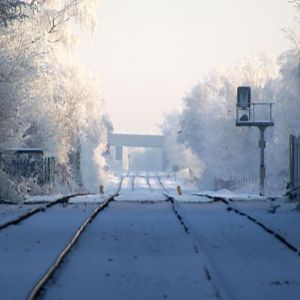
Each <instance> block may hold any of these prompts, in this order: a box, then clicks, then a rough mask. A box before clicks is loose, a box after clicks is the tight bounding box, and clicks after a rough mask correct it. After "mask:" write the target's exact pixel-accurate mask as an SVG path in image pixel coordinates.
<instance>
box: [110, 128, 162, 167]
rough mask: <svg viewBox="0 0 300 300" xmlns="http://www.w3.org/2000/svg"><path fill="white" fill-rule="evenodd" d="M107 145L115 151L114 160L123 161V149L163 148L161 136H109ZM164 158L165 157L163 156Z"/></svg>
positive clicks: (116, 134) (115, 134) (117, 134)
mask: <svg viewBox="0 0 300 300" xmlns="http://www.w3.org/2000/svg"><path fill="white" fill-rule="evenodd" d="M109 145H110V146H114V147H115V149H116V159H117V160H119V161H120V162H122V161H123V147H141V148H161V149H162V150H163V148H164V136H163V135H143V134H119V133H114V134H111V135H110V136H109ZM163 156H164V157H165V155H164V154H163Z"/></svg>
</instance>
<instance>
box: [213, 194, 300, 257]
mask: <svg viewBox="0 0 300 300" xmlns="http://www.w3.org/2000/svg"><path fill="white" fill-rule="evenodd" d="M214 200H215V201H220V202H222V203H224V204H225V205H226V206H227V211H233V212H234V213H236V214H237V215H240V216H243V217H246V218H247V219H248V220H250V221H251V222H252V223H254V224H256V225H257V226H259V227H261V228H262V229H264V231H265V232H267V233H268V234H270V235H271V236H273V237H274V238H275V239H277V240H278V241H279V242H281V243H282V244H283V245H285V246H286V247H287V248H288V249H289V250H291V251H293V252H294V253H296V254H298V256H300V249H298V248H297V247H296V246H295V245H293V244H292V243H291V242H290V241H288V240H287V239H286V237H284V236H283V235H281V234H280V233H278V232H277V231H275V230H273V229H272V228H270V227H269V226H266V225H265V224H263V223H262V222H261V221H259V220H257V219H256V218H254V217H252V216H251V215H249V214H248V213H245V212H243V211H242V210H240V209H238V208H237V207H235V206H234V205H232V204H231V203H230V201H233V200H232V199H229V200H226V199H224V198H222V197H214Z"/></svg>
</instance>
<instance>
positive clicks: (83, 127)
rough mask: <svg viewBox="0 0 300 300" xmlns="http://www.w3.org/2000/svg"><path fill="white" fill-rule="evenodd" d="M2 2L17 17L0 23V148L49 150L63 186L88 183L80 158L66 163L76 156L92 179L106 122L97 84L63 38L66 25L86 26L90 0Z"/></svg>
mask: <svg viewBox="0 0 300 300" xmlns="http://www.w3.org/2000/svg"><path fill="white" fill-rule="evenodd" d="M6 2H7V4H11V5H12V4H14V5H16V6H15V7H16V8H15V10H13V9H11V10H10V11H7V10H6V15H9V13H12V12H14V11H15V12H19V16H20V17H17V14H16V15H15V19H12V18H11V19H10V21H9V22H8V21H7V22H4V21H3V20H4V19H1V20H2V25H1V24H0V100H1V108H0V133H1V134H0V139H1V148H9V147H26V146H28V147H41V148H43V149H45V150H47V151H50V152H52V153H53V154H55V156H56V158H57V161H58V164H59V166H60V169H61V174H63V177H64V178H63V180H64V182H65V184H67V185H68V184H71V185H74V184H73V183H72V182H75V185H76V184H77V185H78V184H79V185H80V186H81V185H82V184H84V181H85V182H88V180H85V179H84V176H85V175H86V174H84V172H86V170H81V169H82V168H83V166H82V164H80V162H79V163H78V162H77V163H75V164H74V159H75V160H76V159H77V158H78V157H79V158H80V159H81V160H82V161H84V162H85V163H86V164H88V168H89V169H90V170H91V173H93V174H94V181H96V182H97V180H96V178H97V176H98V175H99V174H98V173H99V172H98V171H97V170H98V169H99V168H98V166H97V165H96V164H97V163H98V164H99V163H100V165H102V164H104V162H99V161H101V159H100V158H99V156H100V154H101V153H99V155H98V156H97V155H96V156H97V157H96V158H97V159H96V160H97V162H94V151H95V149H96V148H97V147H99V144H101V143H105V142H106V136H107V131H108V130H109V129H108V128H107V126H108V123H107V122H106V121H105V120H104V119H103V118H102V116H103V114H104V111H103V104H102V100H101V95H100V94H99V91H98V86H97V83H96V82H95V80H94V78H93V77H92V76H91V75H89V74H88V72H87V71H86V70H85V69H84V68H83V67H82V65H81V63H80V62H79V61H78V60H77V59H76V58H75V57H74V56H72V54H71V51H70V48H69V46H70V43H69V41H70V40H71V39H73V38H74V37H75V36H74V33H73V32H72V28H73V27H74V24H79V25H80V24H81V25H82V26H83V27H85V28H88V29H89V30H92V29H93V27H94V25H95V8H96V5H97V3H98V1H96V0H90V1H88V0H85V1H84V0H76V1H75V0H73V1H67V0H66V1H63V0H62V1H46V0H44V1H42V0H41V1H6ZM3 3H4V2H3ZM12 7H13V6H12ZM1 8H2V9H3V10H4V9H5V7H4V6H2V7H1ZM21 13H22V17H21ZM23 15H24V16H23ZM7 20H8V19H7ZM20 21H22V22H20ZM67 47H68V48H67ZM76 157H77V158H76ZM75 169H76V170H75ZM93 169H94V171H93ZM75 171H76V172H75ZM75 177H77V178H75ZM79 177H80V178H79ZM97 184H98V183H97Z"/></svg>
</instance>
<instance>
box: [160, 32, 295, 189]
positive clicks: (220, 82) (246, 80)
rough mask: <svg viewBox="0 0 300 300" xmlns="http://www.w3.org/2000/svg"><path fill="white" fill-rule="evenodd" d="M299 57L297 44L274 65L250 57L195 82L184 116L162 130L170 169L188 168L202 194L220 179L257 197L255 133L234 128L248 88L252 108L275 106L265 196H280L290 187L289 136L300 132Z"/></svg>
mask: <svg viewBox="0 0 300 300" xmlns="http://www.w3.org/2000/svg"><path fill="white" fill-rule="evenodd" d="M297 37H298V35H295V36H294V38H297ZM299 53H300V46H299V44H298V42H297V43H296V44H295V45H294V46H293V47H292V48H291V49H289V50H287V51H286V52H284V53H282V54H281V55H280V56H279V57H278V59H277V61H276V62H274V61H272V60H271V59H270V58H268V57H267V56H266V55H261V56H258V57H248V58H246V59H245V60H244V61H242V62H240V63H239V64H237V65H236V66H235V67H234V68H232V69H229V70H216V71H214V72H212V73H211V74H209V75H208V76H207V77H205V78H204V79H202V80H201V81H199V82H198V83H197V84H196V85H195V86H194V88H193V89H192V90H191V91H190V92H189V93H188V94H187V95H185V96H184V98H183V110H182V111H181V112H177V113H169V114H167V115H166V117H165V121H164V124H163V125H162V130H163V132H164V134H165V136H166V137H167V141H168V145H167V146H168V149H167V150H168V157H169V161H170V163H171V164H170V167H172V165H174V164H175V165H179V166H184V167H187V168H189V169H190V171H191V173H192V175H194V177H195V179H196V180H197V181H198V182H199V186H200V187H201V188H206V189H207V188H208V189H212V188H214V187H215V180H218V179H219V180H223V181H227V182H230V181H231V182H232V183H233V184H232V185H233V186H235V188H237V189H240V190H244V191H253V192H254V191H255V190H256V191H257V184H258V167H259V151H258V146H257V145H258V139H259V131H258V129H256V128H240V127H239V128H238V127H236V126H235V118H236V90H237V87H238V86H251V88H252V98H253V101H254V102H255V101H258V102H259V101H260V102H266V101H268V102H273V103H274V109H273V119H274V122H275V126H274V127H272V128H271V129H270V128H269V129H267V130H266V134H267V136H266V139H267V149H266V165H267V192H268V193H275V194H276V193H282V192H283V191H284V190H285V188H286V185H287V183H288V163H289V162H288V160H289V135H290V134H295V135H298V134H299V132H300V119H299V113H298V112H299V110H300V101H299V99H300V90H299V83H300V69H299ZM174 145H176V146H174ZM235 182H237V184H236V185H235V184H234V183H235Z"/></svg>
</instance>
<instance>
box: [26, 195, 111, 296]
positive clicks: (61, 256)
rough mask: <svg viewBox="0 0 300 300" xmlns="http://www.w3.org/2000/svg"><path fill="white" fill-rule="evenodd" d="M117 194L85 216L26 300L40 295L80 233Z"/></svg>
mask: <svg viewBox="0 0 300 300" xmlns="http://www.w3.org/2000/svg"><path fill="white" fill-rule="evenodd" d="M116 196H117V194H115V195H112V196H110V197H109V198H108V199H106V200H105V201H104V202H103V203H101V204H100V205H99V206H98V207H97V208H96V209H95V210H94V211H93V212H92V213H91V214H90V215H89V216H88V217H87V218H86V220H85V221H84V222H83V223H82V224H81V225H80V227H79V229H78V230H77V231H76V233H75V234H74V235H73V237H72V238H71V240H70V242H69V243H67V245H66V246H65V247H64V249H63V250H62V252H61V253H59V255H58V256H57V258H56V259H55V261H54V262H53V263H52V265H51V266H50V268H49V269H48V270H47V271H46V272H45V274H44V275H43V276H42V277H41V278H40V279H39V280H38V282H37V283H36V284H35V285H34V287H33V289H32V291H31V292H30V294H29V296H28V297H27V300H34V299H38V297H39V296H40V295H41V293H42V291H43V289H44V288H45V286H46V284H47V283H48V282H49V280H50V279H51V278H52V277H53V275H54V273H55V272H56V271H57V269H58V268H59V267H61V265H62V263H63V260H64V259H65V258H66V256H67V255H68V254H69V253H70V251H71V249H72V248H73V247H74V245H75V244H76V242H77V241H78V240H79V238H80V237H81V235H82V234H83V233H84V231H85V230H86V228H87V227H88V225H89V224H90V223H91V222H92V221H93V220H94V219H95V218H96V217H97V215H98V214H99V213H100V212H101V211H103V210H104V209H105V208H106V207H108V205H109V203H110V202H112V201H113V200H114V197H116Z"/></svg>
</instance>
